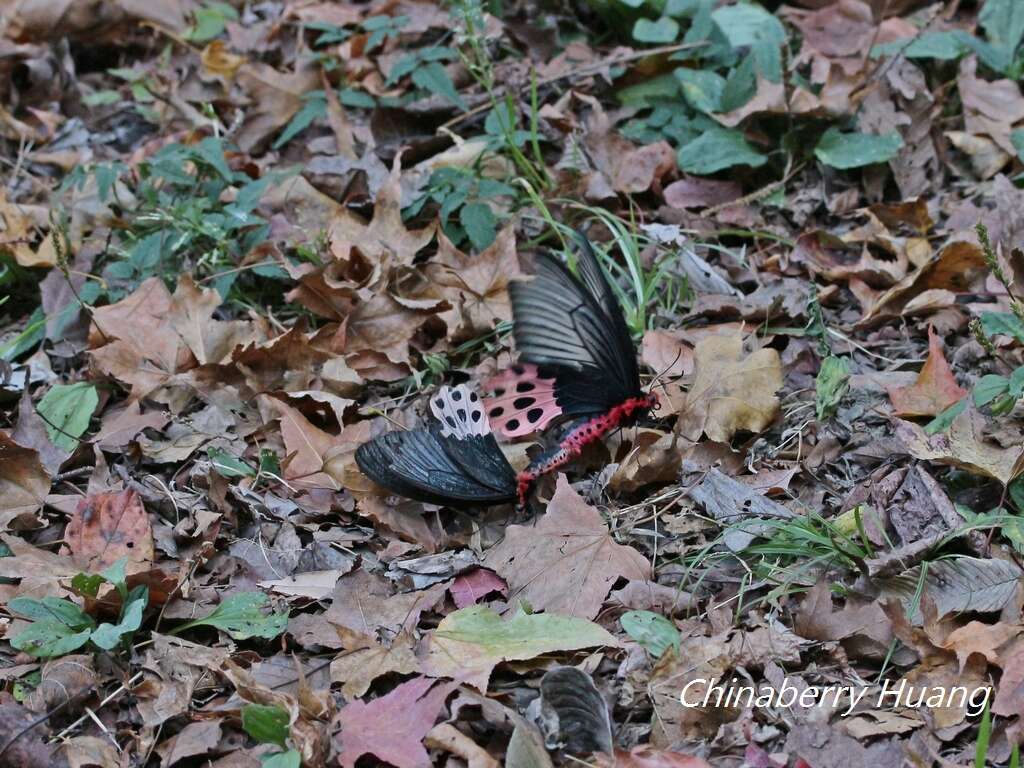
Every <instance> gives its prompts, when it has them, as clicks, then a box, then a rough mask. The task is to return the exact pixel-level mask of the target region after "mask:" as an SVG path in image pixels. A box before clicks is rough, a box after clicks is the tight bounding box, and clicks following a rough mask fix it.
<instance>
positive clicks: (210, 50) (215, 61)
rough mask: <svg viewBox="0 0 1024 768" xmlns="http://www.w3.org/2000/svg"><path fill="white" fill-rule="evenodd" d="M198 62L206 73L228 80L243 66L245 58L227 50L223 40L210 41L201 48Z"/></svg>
mask: <svg viewBox="0 0 1024 768" xmlns="http://www.w3.org/2000/svg"><path fill="white" fill-rule="evenodd" d="M199 59H200V61H202V62H203V66H204V67H205V68H206V71H207V72H210V73H211V74H214V75H219V76H220V77H225V78H227V79H228V80H230V79H231V78H233V77H234V76H235V73H236V72H238V69H239V68H240V67H241V66H242V65H243V64H245V56H239V55H238V54H237V53H232V52H231V51H229V50H228V46H227V43H225V42H224V41H223V40H211V41H210V42H209V43H207V44H206V47H205V48H203V52H202V53H201V54H200V56H199Z"/></svg>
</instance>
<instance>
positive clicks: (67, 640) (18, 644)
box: [11, 621, 92, 658]
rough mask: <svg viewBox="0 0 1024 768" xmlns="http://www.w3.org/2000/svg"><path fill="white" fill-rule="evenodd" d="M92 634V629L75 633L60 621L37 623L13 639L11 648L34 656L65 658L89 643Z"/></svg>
mask: <svg viewBox="0 0 1024 768" xmlns="http://www.w3.org/2000/svg"><path fill="white" fill-rule="evenodd" d="M91 634H92V630H91V629H85V630H82V631H75V630H73V629H72V628H71V627H69V626H68V625H67V624H62V623H61V622H59V621H37V622H34V623H32V624H30V625H29V626H28V627H26V628H25V629H24V630H23V631H22V632H20V633H18V634H17V635H15V636H14V637H12V638H11V646H12V647H13V648H17V649H18V650H19V651H24V652H25V653H27V654H30V655H32V656H39V657H44V658H49V657H51V656H64V655H65V654H68V653H71V652H72V651H77V650H78V649H79V648H81V647H82V646H83V645H85V644H86V643H87V642H89V635H91Z"/></svg>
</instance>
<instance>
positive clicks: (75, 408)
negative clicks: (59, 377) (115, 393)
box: [38, 381, 100, 451]
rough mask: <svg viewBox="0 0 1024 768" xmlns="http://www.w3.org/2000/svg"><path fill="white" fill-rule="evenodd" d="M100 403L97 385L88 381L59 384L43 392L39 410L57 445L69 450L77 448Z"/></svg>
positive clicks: (51, 437) (48, 431) (47, 429)
mask: <svg viewBox="0 0 1024 768" xmlns="http://www.w3.org/2000/svg"><path fill="white" fill-rule="evenodd" d="M99 402H100V396H99V393H98V392H97V391H96V387H94V386H93V385H92V384H89V383H87V382H84V381H80V382H78V383H77V384H57V385H55V386H54V387H53V388H52V389H51V390H50V391H49V392H47V393H46V394H45V395H43V399H42V400H40V401H39V405H38V411H39V415H40V416H42V417H43V420H44V421H45V422H46V431H47V433H48V434H49V435H50V440H52V441H53V444H54V445H56V446H57V447H58V448H63V449H64V450H65V451H73V450H75V449H76V448H77V447H78V438H79V437H81V436H82V435H83V434H85V430H87V429H88V428H89V419H91V418H92V414H93V412H94V411H95V410H96V406H97V405H99Z"/></svg>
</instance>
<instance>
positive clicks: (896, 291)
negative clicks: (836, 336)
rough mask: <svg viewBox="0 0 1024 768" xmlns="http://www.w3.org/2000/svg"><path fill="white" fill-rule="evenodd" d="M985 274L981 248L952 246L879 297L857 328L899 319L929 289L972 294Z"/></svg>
mask: <svg viewBox="0 0 1024 768" xmlns="http://www.w3.org/2000/svg"><path fill="white" fill-rule="evenodd" d="M985 272H986V266H985V256H984V254H983V253H982V252H981V248H979V247H978V246H977V245H976V244H974V243H969V242H964V241H957V242H954V243H950V244H949V245H947V246H946V247H945V248H943V249H942V250H941V251H939V253H938V254H936V255H935V256H934V257H932V259H931V261H929V262H928V263H927V264H925V265H924V266H923V267H921V268H920V269H919V270H917V271H916V272H912V273H911V274H909V275H907V276H906V277H905V278H903V279H902V280H900V281H899V282H898V283H897V284H896V285H894V286H893V287H892V288H890V289H889V290H887V291H886V292H885V293H883V294H882V295H881V296H879V297H878V299H877V300H876V301H875V302H874V304H873V305H872V307H871V308H870V310H869V311H868V312H866V313H865V315H864V318H863V319H862V320H861V321H860V322H859V323H858V324H857V325H858V326H859V327H862V326H868V325H872V324H875V323H877V322H880V321H882V320H884V319H886V318H889V317H898V316H899V315H900V313H901V312H902V311H903V309H904V308H905V307H906V306H907V303H908V302H910V300H911V299H913V298H914V297H916V296H918V295H920V294H921V293H923V292H924V291H927V290H931V289H934V288H944V289H947V290H951V291H955V292H964V291H969V290H970V288H971V285H972V283H973V282H974V281H980V280H984V275H985Z"/></svg>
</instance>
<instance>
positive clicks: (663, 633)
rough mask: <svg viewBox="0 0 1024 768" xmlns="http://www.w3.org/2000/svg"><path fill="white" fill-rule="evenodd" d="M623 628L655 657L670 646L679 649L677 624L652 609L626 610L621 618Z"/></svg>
mask: <svg viewBox="0 0 1024 768" xmlns="http://www.w3.org/2000/svg"><path fill="white" fill-rule="evenodd" d="M619 623H620V624H622V629H623V630H625V632H626V634H627V635H629V636H630V637H631V638H633V639H634V640H636V641H637V642H638V643H639V644H640V645H641V646H643V648H644V650H646V651H647V652H648V653H650V654H651V655H652V656H653V657H654V658H659V657H660V656H661V654H663V653H664V652H665V651H666V650H667V649H668V648H670V647H671V648H675V649H676V651H677V652H678V651H679V630H678V629H676V625H675V624H673V623H672V622H671V621H669V620H668V619H666V618H665V617H664V616H660V615H658V614H657V613H653V612H651V611H626V613H624V614H622V616H621V617H620V618H619Z"/></svg>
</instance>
